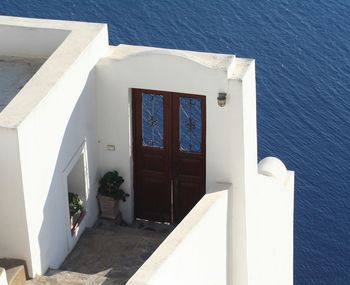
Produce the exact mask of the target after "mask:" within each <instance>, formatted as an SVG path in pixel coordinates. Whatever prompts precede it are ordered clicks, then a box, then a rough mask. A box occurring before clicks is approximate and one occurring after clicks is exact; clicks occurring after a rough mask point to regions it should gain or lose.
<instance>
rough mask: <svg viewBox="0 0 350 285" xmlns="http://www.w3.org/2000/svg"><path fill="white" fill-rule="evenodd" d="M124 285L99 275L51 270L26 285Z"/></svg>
mask: <svg viewBox="0 0 350 285" xmlns="http://www.w3.org/2000/svg"><path fill="white" fill-rule="evenodd" d="M102 284H103V285H124V284H122V283H120V282H118V281H117V280H115V279H112V278H108V277H104V276H101V275H97V274H92V275H90V274H84V273H78V272H72V271H64V270H54V269H49V270H48V272H47V273H46V274H45V276H42V275H41V276H36V277H35V278H34V279H32V280H28V281H27V282H26V283H25V285H102Z"/></svg>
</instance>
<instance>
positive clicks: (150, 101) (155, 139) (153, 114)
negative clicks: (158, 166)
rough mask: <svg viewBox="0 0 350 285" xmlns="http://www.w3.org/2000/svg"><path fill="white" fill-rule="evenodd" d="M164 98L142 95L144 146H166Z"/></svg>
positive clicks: (154, 95)
mask: <svg viewBox="0 0 350 285" xmlns="http://www.w3.org/2000/svg"><path fill="white" fill-rule="evenodd" d="M163 117H164V108H163V96H162V95H156V94H148V93H143V94H142V144H143V146H148V147H155V148H163V145H164V118H163Z"/></svg>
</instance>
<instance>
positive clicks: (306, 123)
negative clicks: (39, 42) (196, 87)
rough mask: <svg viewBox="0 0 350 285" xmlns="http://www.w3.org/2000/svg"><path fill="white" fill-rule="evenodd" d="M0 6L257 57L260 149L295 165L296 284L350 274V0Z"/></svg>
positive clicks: (83, 0) (151, 42)
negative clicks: (103, 24) (100, 23)
mask: <svg viewBox="0 0 350 285" xmlns="http://www.w3.org/2000/svg"><path fill="white" fill-rule="evenodd" d="M0 14H4V15H14V16H26V17H40V18H54V19H67V20H83V21H93V22H104V23H108V25H109V33H110V42H111V44H115V45H117V44H119V43H127V44H136V45H147V46H158V47H165V48H176V49H188V50H198V51H210V52H219V53H233V54H236V55H237V56H240V57H251V58H255V59H256V64H257V65H256V67H257V104H258V134H259V157H260V158H263V157H265V156H269V155H273V156H277V157H279V158H281V159H282V160H283V161H284V162H285V163H286V165H287V167H288V168H289V169H292V170H295V171H296V193H295V194H296V195H295V263H294V270H295V284H296V285H312V284H317V285H320V284H326V285H334V284H344V285H348V284H350V1H349V0H337V1H336V0H327V1H325V0H317V1H316V0H303V1H300V0H293V1H292V0H263V1H249V0H245V1H243V0H236V1H233V0H216V1H209V0H207V1H204V0H171V1H170V0H158V1H155V0H147V1H146V0H144V1H141V0H139V1H135V0H128V1H126V0H125V1H120V0H115V1H112V0H75V1H73V0H52V1H49V0H38V1H37V0H1V1H0ZM3 40H6V39H0V41H3ZM0 44H1V42H0ZM281 285H283V284H281Z"/></svg>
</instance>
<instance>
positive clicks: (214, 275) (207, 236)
mask: <svg viewBox="0 0 350 285" xmlns="http://www.w3.org/2000/svg"><path fill="white" fill-rule="evenodd" d="M226 189H227V188H226ZM228 191H231V190H222V191H219V192H216V193H210V194H206V195H205V196H204V197H203V198H202V199H201V200H200V201H199V202H198V204H197V205H196V206H195V207H194V209H193V210H192V211H191V212H190V213H189V214H188V215H187V216H186V217H185V219H184V220H183V221H182V222H181V223H180V224H179V225H178V226H177V227H176V229H175V230H174V231H173V232H172V233H171V234H170V235H169V236H168V237H167V239H166V240H165V241H164V242H163V243H162V244H161V246H160V247H159V248H158V249H157V250H156V251H155V252H154V253H153V255H152V256H151V257H150V258H149V259H148V260H147V261H146V262H145V263H144V265H143V266H142V267H141V268H140V269H139V270H138V271H137V272H136V274H135V275H134V276H133V277H132V278H131V279H130V280H129V281H128V283H127V284H128V285H163V284H169V285H178V284H182V285H187V284H188V285H190V284H201V285H215V284H217V285H223V284H227V283H226V253H227V251H226V229H227V228H226V220H227V192H228Z"/></svg>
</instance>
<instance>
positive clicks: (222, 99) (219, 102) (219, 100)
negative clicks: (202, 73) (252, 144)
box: [218, 92, 227, 107]
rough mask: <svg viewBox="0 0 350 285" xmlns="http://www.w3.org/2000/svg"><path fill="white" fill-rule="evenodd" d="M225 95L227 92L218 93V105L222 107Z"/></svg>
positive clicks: (224, 103)
mask: <svg viewBox="0 0 350 285" xmlns="http://www.w3.org/2000/svg"><path fill="white" fill-rule="evenodd" d="M226 97H227V94H226V93H221V92H220V93H219V95H218V105H219V106H220V107H224V106H225V105H226Z"/></svg>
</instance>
